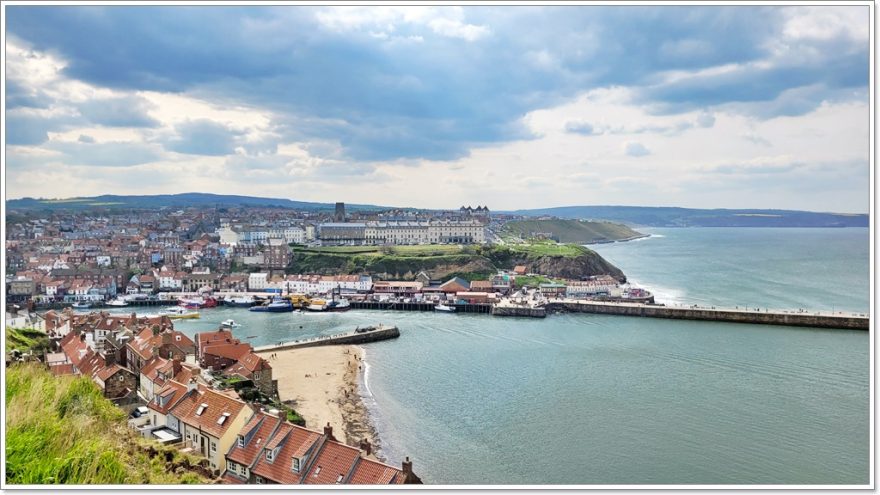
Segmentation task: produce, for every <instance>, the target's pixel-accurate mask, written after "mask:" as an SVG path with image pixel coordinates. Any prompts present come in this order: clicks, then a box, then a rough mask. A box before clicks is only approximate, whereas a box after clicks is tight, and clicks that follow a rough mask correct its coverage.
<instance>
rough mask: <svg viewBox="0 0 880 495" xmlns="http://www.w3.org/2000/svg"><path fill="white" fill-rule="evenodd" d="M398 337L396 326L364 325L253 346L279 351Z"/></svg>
mask: <svg viewBox="0 0 880 495" xmlns="http://www.w3.org/2000/svg"><path fill="white" fill-rule="evenodd" d="M397 337H400V330H399V329H398V328H397V327H386V326H382V325H379V326H377V327H365V328H362V329H360V331H358V330H355V331H354V332H349V333H340V334H335V335H327V336H323V337H315V338H312V339H307V340H295V341H293V342H279V343H278V344H270V345H264V346H259V347H254V351H255V352H266V351H280V350H284V349H301V348H305V347H318V346H323V345H356V344H367V343H369V342H378V341H380V340H388V339H396V338H397Z"/></svg>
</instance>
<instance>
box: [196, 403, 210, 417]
mask: <svg viewBox="0 0 880 495" xmlns="http://www.w3.org/2000/svg"><path fill="white" fill-rule="evenodd" d="M207 408H208V405H207V404H205V403H204V402H203V403H202V404H201V405H199V408H198V410H196V416H201V415H202V413H203V412H205V409H207Z"/></svg>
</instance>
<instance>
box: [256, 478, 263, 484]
mask: <svg viewBox="0 0 880 495" xmlns="http://www.w3.org/2000/svg"><path fill="white" fill-rule="evenodd" d="M263 481H264V480H263V477H262V476H257V477H256V482H257V484H258V485H262V484H263Z"/></svg>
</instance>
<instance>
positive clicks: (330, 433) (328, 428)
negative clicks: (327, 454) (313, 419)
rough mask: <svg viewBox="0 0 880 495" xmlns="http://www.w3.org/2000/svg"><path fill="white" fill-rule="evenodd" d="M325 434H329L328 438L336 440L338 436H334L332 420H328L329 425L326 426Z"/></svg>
mask: <svg viewBox="0 0 880 495" xmlns="http://www.w3.org/2000/svg"><path fill="white" fill-rule="evenodd" d="M324 435H327V438H329V439H330V440H336V437H334V436H333V427H332V426H330V422H329V421H328V422H327V426H325V427H324Z"/></svg>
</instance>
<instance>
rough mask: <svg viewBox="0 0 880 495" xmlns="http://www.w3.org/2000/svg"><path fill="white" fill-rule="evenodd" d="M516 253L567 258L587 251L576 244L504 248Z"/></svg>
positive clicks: (537, 243)
mask: <svg viewBox="0 0 880 495" xmlns="http://www.w3.org/2000/svg"><path fill="white" fill-rule="evenodd" d="M505 247H508V248H510V250H511V251H513V252H516V253H523V254H526V255H529V256H532V257H536V256H563V257H567V258H571V257H575V256H580V255H582V254H584V253H586V252H588V250H587V249H586V248H584V247H582V246H579V245H577V244H557V243H555V242H547V241H544V242H530V243H527V244H511V245H509V246H505Z"/></svg>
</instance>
